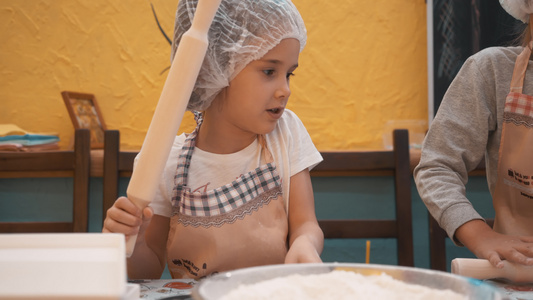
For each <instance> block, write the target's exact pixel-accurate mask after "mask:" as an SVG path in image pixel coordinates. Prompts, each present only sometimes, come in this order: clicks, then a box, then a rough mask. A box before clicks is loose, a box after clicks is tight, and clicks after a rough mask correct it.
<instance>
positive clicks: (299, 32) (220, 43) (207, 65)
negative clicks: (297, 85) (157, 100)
mask: <svg viewBox="0 0 533 300" xmlns="http://www.w3.org/2000/svg"><path fill="white" fill-rule="evenodd" d="M197 3H198V0H180V1H179V3H178V9H177V11H176V20H175V25H174V40H173V42H172V52H171V59H173V58H174V54H175V52H176V50H177V47H178V45H179V43H180V40H181V37H182V35H183V34H184V33H185V32H186V31H187V30H188V29H189V28H190V26H191V23H192V19H193V16H194V12H195V9H196V4H197ZM208 38H209V46H208V48H207V53H206V56H205V59H204V61H203V64H202V67H201V69H200V73H199V75H198V79H197V80H196V84H195V86H194V89H193V92H192V95H191V98H190V100H189V104H188V106H187V110H191V111H192V110H198V111H201V110H205V109H206V108H207V107H209V105H210V104H211V102H212V101H213V99H214V98H215V96H216V95H217V94H218V93H219V92H220V90H221V89H223V88H224V87H226V86H228V85H229V82H230V81H231V80H232V79H233V78H234V77H235V76H237V74H238V73H239V72H240V71H242V69H244V67H246V65H248V64H249V63H250V62H252V61H254V60H257V59H260V58H261V57H263V56H264V55H265V54H266V53H267V52H268V51H270V50H271V49H272V48H274V47H275V46H276V45H278V44H279V43H280V42H281V41H282V40H283V39H286V38H296V39H298V40H299V41H300V51H302V50H303V48H304V46H305V43H306V40H307V32H306V29H305V25H304V22H303V20H302V17H301V16H300V13H299V12H298V10H297V9H296V7H295V6H294V4H293V3H292V2H291V1H290V0H222V2H221V4H220V7H219V9H218V11H217V13H216V15H215V18H214V20H213V23H212V24H211V28H210V29H209V33H208Z"/></svg>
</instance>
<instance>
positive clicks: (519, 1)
mask: <svg viewBox="0 0 533 300" xmlns="http://www.w3.org/2000/svg"><path fill="white" fill-rule="evenodd" d="M500 4H501V6H502V7H503V9H505V11H506V12H508V13H509V14H510V15H511V16H513V17H514V18H515V19H518V20H520V21H522V22H524V23H528V22H529V14H531V13H533V0H500Z"/></svg>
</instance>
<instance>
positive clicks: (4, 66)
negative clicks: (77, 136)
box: [0, 0, 427, 150]
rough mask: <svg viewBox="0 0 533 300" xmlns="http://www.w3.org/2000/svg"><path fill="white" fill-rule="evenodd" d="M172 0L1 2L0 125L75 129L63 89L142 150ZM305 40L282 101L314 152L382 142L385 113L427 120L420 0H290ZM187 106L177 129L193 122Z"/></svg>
mask: <svg viewBox="0 0 533 300" xmlns="http://www.w3.org/2000/svg"><path fill="white" fill-rule="evenodd" d="M150 2H151V3H153V4H154V6H155V9H156V11H157V13H158V16H159V19H160V21H161V24H162V26H163V28H164V29H165V31H166V32H167V33H168V34H172V30H173V22H174V13H175V9H176V6H177V2H178V1H177V0H151V1H148V0H128V1H123V0H24V1H21V0H0V123H15V124H17V125H19V126H20V127H22V128H24V129H26V130H28V131H32V132H58V133H59V134H60V138H61V146H62V147H68V146H69V144H70V142H71V141H70V140H71V138H72V135H73V126H72V123H71V121H70V119H69V115H68V112H67V110H66V108H65V105H64V103H63V100H62V98H61V95H60V92H61V91H63V90H70V91H78V92H86V93H93V94H95V95H96V99H97V101H98V104H99V106H100V109H101V111H102V114H103V117H104V119H105V122H106V125H107V127H108V128H109V129H118V130H120V132H121V138H122V146H123V147H124V148H139V147H140V146H141V144H142V142H143V139H144V135H145V134H146V130H147V128H148V125H149V124H150V121H151V117H152V114H153V112H154V109H155V106H156V105H157V101H158V99H159V95H160V92H161V89H162V87H163V84H164V81H165V78H166V73H164V74H163V75H160V72H161V71H162V70H163V69H165V68H166V67H167V66H168V65H169V64H170V60H169V53H170V46H169V44H168V43H167V41H166V40H165V39H164V37H163V36H162V35H161V33H160V32H159V29H158V28H157V25H156V23H155V21H154V18H153V16H152V12H151V9H150ZM294 3H295V4H296V6H297V7H298V8H299V9H300V12H301V14H302V16H303V18H304V21H305V22H306V24H307V29H308V45H307V47H306V48H305V49H304V51H303V53H302V54H301V56H300V68H299V69H298V70H297V72H296V77H294V78H293V79H292V92H293V94H292V96H291V100H290V101H289V108H290V109H292V110H293V111H295V112H296V113H297V114H298V115H299V116H300V118H301V119H302V121H303V122H304V124H305V125H306V127H307V129H308V131H309V132H310V134H311V137H312V138H313V141H314V142H315V144H316V145H317V147H318V148H319V149H320V150H326V149H362V148H380V147H382V134H383V126H384V124H385V123H386V122H387V121H388V120H405V119H423V120H425V119H427V76H426V67H427V63H426V11H425V9H426V7H425V3H424V1H421V0H403V1H398V0H371V1H370V0H342V1H314V0H294ZM193 123H194V121H193V120H192V117H191V114H190V113H187V115H186V117H185V119H184V123H183V124H182V126H181V128H180V131H190V130H192V128H193V127H194V124H193Z"/></svg>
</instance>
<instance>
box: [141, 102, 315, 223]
mask: <svg viewBox="0 0 533 300" xmlns="http://www.w3.org/2000/svg"><path fill="white" fill-rule="evenodd" d="M265 137H266V142H267V147H268V149H269V150H270V152H271V153H272V156H273V157H274V162H275V164H276V167H277V171H278V173H279V175H280V177H281V180H282V187H283V200H284V201H285V205H286V208H287V211H288V207H289V187H290V177H291V176H293V175H295V174H297V173H299V172H300V171H302V170H304V169H306V168H308V169H309V170H311V169H312V168H313V167H314V166H316V165H317V164H318V163H319V162H321V161H322V156H321V155H320V152H318V150H317V149H316V147H315V145H314V144H313V141H312V140H311V137H310V136H309V134H308V132H307V130H306V129H305V127H304V125H303V123H302V122H301V121H300V119H299V118H298V117H297V116H296V114H294V113H293V112H292V111H290V110H288V109H286V110H285V112H284V114H283V116H282V117H281V118H280V120H279V121H278V124H277V126H276V128H275V129H274V130H273V131H272V132H271V133H269V134H267V135H266V136H265ZM185 138H186V136H185V134H181V135H179V136H177V137H176V139H175V140H174V144H173V145H172V149H171V151H170V154H169V159H168V161H167V164H166V166H165V169H164V171H163V176H162V180H161V183H160V185H159V188H158V190H157V192H156V196H155V198H154V199H153V201H152V203H151V204H150V206H151V207H152V208H153V210H154V213H155V214H158V215H162V216H165V217H170V216H171V214H172V205H171V200H172V196H173V188H174V176H175V175H176V169H177V165H178V156H179V154H180V152H181V148H182V147H183V143H184V142H185ZM261 154H263V155H261ZM263 156H264V153H262V151H261V145H259V143H258V141H257V140H255V141H254V142H253V143H252V144H250V145H249V146H248V147H246V148H244V149H243V150H241V151H238V152H236V153H231V154H214V153H209V152H206V151H203V150H200V149H198V148H195V149H194V152H193V155H192V158H191V165H190V168H189V176H188V182H187V185H188V187H189V188H190V189H191V191H198V192H202V193H203V192H205V191H208V190H213V189H215V188H218V187H220V186H223V185H225V184H228V183H230V182H232V181H233V180H235V179H236V178H237V177H239V176H240V175H241V174H244V173H247V172H249V171H252V170H254V169H255V168H257V167H259V166H261V165H263V164H265V157H263Z"/></svg>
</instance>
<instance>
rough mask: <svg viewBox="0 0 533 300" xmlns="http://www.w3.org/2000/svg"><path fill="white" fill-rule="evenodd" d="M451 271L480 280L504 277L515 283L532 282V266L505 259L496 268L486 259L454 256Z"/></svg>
mask: <svg viewBox="0 0 533 300" xmlns="http://www.w3.org/2000/svg"><path fill="white" fill-rule="evenodd" d="M452 273H454V274H457V275H461V276H466V277H472V278H476V279H481V280H484V279H495V278H504V279H508V280H510V281H513V282H517V283H526V282H533V266H525V265H520V264H515V263H511V262H508V261H506V260H504V261H503V268H496V267H494V266H493V265H492V264H491V263H490V262H489V261H488V260H486V259H475V258H456V259H454V260H452Z"/></svg>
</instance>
